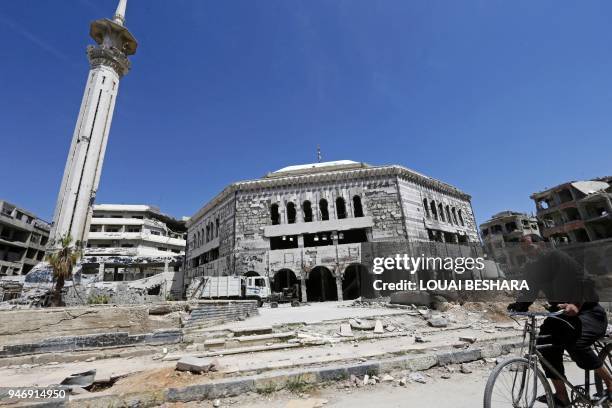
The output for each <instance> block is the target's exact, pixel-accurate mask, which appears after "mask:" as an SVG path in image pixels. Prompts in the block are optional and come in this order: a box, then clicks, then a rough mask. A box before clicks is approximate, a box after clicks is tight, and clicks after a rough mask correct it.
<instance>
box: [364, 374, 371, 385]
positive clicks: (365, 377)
mask: <svg viewBox="0 0 612 408" xmlns="http://www.w3.org/2000/svg"><path fill="white" fill-rule="evenodd" d="M369 383H370V376H369V375H367V374H366V375H364V376H363V385H368V384H369Z"/></svg>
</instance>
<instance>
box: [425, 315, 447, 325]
mask: <svg viewBox="0 0 612 408" xmlns="http://www.w3.org/2000/svg"><path fill="white" fill-rule="evenodd" d="M427 324H428V325H430V326H431V327H446V326H448V319H447V318H445V317H441V316H440V317H432V318H430V319H429V320H427Z"/></svg>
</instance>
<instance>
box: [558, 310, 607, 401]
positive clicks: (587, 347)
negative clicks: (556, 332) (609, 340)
mask: <svg viewBox="0 0 612 408" xmlns="http://www.w3.org/2000/svg"><path fill="white" fill-rule="evenodd" d="M579 318H580V322H581V326H582V330H581V332H580V337H579V338H578V339H577V340H576V343H575V344H573V345H570V346H569V347H568V348H567V352H568V353H569V355H570V357H571V358H572V360H574V361H575V362H576V365H578V367H580V368H582V369H583V370H594V371H595V372H596V373H597V375H599V377H600V378H601V379H602V380H603V382H604V383H605V384H606V388H607V389H608V390H611V389H612V375H611V374H610V373H609V372H608V370H607V369H606V368H605V366H604V365H603V361H600V360H599V357H598V356H597V355H596V354H595V352H594V351H593V348H592V346H593V344H594V343H595V342H596V341H597V340H598V339H600V338H601V337H603V336H604V335H605V333H606V327H607V317H606V313H605V311H604V310H603V308H601V306H596V307H595V308H593V309H592V310H588V311H585V312H584V313H581V314H580V315H579Z"/></svg>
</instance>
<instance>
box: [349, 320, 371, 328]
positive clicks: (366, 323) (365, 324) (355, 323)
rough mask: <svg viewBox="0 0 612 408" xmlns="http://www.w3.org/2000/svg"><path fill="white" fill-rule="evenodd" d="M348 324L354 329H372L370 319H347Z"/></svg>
mask: <svg viewBox="0 0 612 408" xmlns="http://www.w3.org/2000/svg"><path fill="white" fill-rule="evenodd" d="M349 324H350V325H351V328H353V329H355V330H372V329H374V322H373V321H371V320H361V319H349Z"/></svg>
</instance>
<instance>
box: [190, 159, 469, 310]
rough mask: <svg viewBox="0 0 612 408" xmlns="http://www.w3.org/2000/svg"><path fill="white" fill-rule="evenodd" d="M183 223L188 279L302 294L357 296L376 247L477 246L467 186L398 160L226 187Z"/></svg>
mask: <svg viewBox="0 0 612 408" xmlns="http://www.w3.org/2000/svg"><path fill="white" fill-rule="evenodd" d="M187 226H188V240H187V241H188V242H187V245H188V246H187V256H186V258H187V266H186V275H185V284H186V285H188V284H190V283H191V282H192V281H197V280H198V278H199V277H202V276H211V275H213V276H221V275H247V276H256V275H260V276H266V277H269V278H270V280H271V282H272V289H273V290H274V291H277V292H278V291H281V290H282V289H283V288H287V287H291V286H293V285H295V284H298V285H299V286H300V293H301V299H302V301H307V300H310V301H312V300H336V299H343V298H344V299H347V298H355V297H358V296H359V293H360V291H359V290H358V289H359V288H358V287H359V282H360V281H361V280H363V278H364V275H367V274H369V273H370V266H369V265H371V258H372V257H373V256H388V254H387V253H385V254H384V255H383V254H382V253H381V252H383V251H384V250H383V248H386V249H387V250H389V251H391V252H393V255H394V254H395V253H401V252H394V251H398V250H400V248H401V251H402V252H406V251H407V249H406V248H407V245H408V244H410V245H412V244H415V245H420V246H419V249H418V251H419V252H418V255H421V248H436V247H437V246H442V247H444V248H450V247H468V246H470V244H475V243H478V244H479V238H478V233H477V230H476V224H475V221H474V215H473V212H472V208H471V203H470V196H469V195H467V194H466V193H464V192H462V191H460V190H458V189H457V188H455V187H452V186H450V185H448V184H445V183H443V182H440V181H438V180H435V179H432V178H430V177H427V176H424V175H422V174H419V173H417V172H414V171H412V170H409V169H407V168H404V167H401V166H396V165H392V166H370V165H367V164H365V163H357V162H353V161H349V160H343V161H337V162H327V163H316V164H309V165H300V166H290V167H286V168H283V169H281V170H278V171H275V172H272V173H269V174H267V175H266V176H264V177H262V178H260V179H256V180H250V181H244V182H238V183H234V184H231V185H230V186H228V187H227V188H225V189H224V190H223V191H222V192H221V193H220V194H218V195H217V196H216V197H214V198H213V199H212V200H211V201H210V202H209V203H207V204H206V205H204V206H203V207H202V208H201V209H200V210H199V211H198V212H197V213H196V214H195V215H194V216H193V217H192V218H191V219H190V220H189V221H188V222H187ZM415 251H416V250H415ZM424 251H426V250H424ZM356 289H357V290H356Z"/></svg>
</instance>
